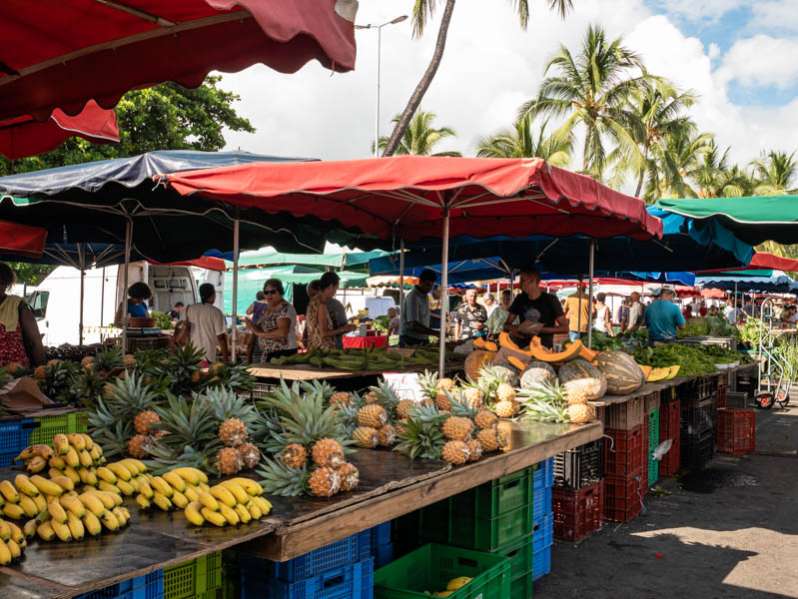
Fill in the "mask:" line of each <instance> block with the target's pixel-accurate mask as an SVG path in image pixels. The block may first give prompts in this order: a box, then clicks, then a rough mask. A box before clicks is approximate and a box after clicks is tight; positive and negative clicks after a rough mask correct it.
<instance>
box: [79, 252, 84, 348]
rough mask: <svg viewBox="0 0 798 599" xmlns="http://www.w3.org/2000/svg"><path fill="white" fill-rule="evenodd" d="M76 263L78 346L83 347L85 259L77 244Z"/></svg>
mask: <svg viewBox="0 0 798 599" xmlns="http://www.w3.org/2000/svg"><path fill="white" fill-rule="evenodd" d="M78 263H79V264H80V320H79V321H78V346H81V345H83V297H84V292H85V290H86V281H85V279H86V259H85V256H84V253H83V244H80V243H79V244H78Z"/></svg>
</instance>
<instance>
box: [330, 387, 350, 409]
mask: <svg viewBox="0 0 798 599" xmlns="http://www.w3.org/2000/svg"><path fill="white" fill-rule="evenodd" d="M350 403H352V394H351V393H347V392H346V391H337V392H335V393H333V394H332V396H331V397H330V405H331V406H339V407H340V406H348V405H349V404H350Z"/></svg>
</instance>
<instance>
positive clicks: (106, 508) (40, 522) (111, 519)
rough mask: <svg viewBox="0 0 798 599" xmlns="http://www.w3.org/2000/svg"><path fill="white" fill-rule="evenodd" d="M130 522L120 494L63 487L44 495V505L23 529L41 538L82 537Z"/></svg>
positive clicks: (79, 538)
mask: <svg viewBox="0 0 798 599" xmlns="http://www.w3.org/2000/svg"><path fill="white" fill-rule="evenodd" d="M129 522H130V512H129V511H128V509H127V508H126V507H125V506H124V505H122V496H121V495H119V494H118V493H112V492H110V491H100V490H96V489H91V488H89V489H86V490H84V491H83V492H81V493H78V492H77V491H73V490H65V489H64V490H63V491H62V492H61V493H59V494H58V495H50V496H48V497H47V507H46V509H45V510H44V511H42V513H41V514H39V515H38V516H37V517H35V518H31V519H30V520H28V521H27V522H26V523H25V525H24V527H23V531H24V532H25V534H26V535H28V536H29V537H33V536H34V535H35V536H37V537H38V538H39V539H40V540H42V541H62V542H64V543H68V542H70V541H81V540H83V538H85V537H86V536H92V537H93V536H97V535H99V534H101V533H102V531H103V530H108V531H111V532H115V531H117V530H119V529H121V528H124V527H125V526H127V525H128V523H129Z"/></svg>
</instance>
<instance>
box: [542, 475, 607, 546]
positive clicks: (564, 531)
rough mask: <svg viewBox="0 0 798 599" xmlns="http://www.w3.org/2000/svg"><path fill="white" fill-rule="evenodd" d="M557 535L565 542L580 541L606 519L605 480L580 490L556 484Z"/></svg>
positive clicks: (599, 528)
mask: <svg viewBox="0 0 798 599" xmlns="http://www.w3.org/2000/svg"><path fill="white" fill-rule="evenodd" d="M552 506H553V508H554V536H555V537H556V538H558V539H560V540H562V541H579V540H581V539H584V538H585V537H587V536H588V535H590V534H591V533H593V532H596V531H597V530H601V525H602V523H603V521H604V481H603V480H600V481H598V482H595V483H591V484H589V485H585V486H584V487H582V488H580V489H569V488H565V487H554V495H553V499H552Z"/></svg>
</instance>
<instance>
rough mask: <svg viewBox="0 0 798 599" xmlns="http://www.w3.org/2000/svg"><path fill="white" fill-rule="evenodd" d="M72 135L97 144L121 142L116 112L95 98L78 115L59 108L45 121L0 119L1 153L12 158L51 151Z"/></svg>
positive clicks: (28, 117) (26, 117)
mask: <svg viewBox="0 0 798 599" xmlns="http://www.w3.org/2000/svg"><path fill="white" fill-rule="evenodd" d="M72 136H78V137H82V138H83V139H87V140H89V141H91V142H94V143H103V142H118V141H119V128H118V127H117V124H116V113H115V112H114V111H113V110H106V109H104V108H100V107H99V106H98V105H97V103H96V102H95V101H94V100H90V101H89V102H88V103H86V106H85V107H84V108H83V110H82V111H81V112H80V113H78V114H76V115H75V116H70V115H68V114H66V113H65V112H64V111H63V110H61V109H60V108H56V109H55V110H53V112H52V114H51V115H50V118H49V119H47V120H46V121H41V122H40V121H37V120H36V119H34V118H33V117H32V116H20V117H16V118H12V119H6V120H4V121H0V154H1V155H3V156H5V157H6V158H8V159H9V160H17V159H19V158H24V157H25V156H34V155H36V154H41V153H43V152H48V151H49V150H52V149H53V148H55V147H57V146H58V145H60V144H61V143H62V142H64V141H65V140H66V139H68V138H69V137H72Z"/></svg>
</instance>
